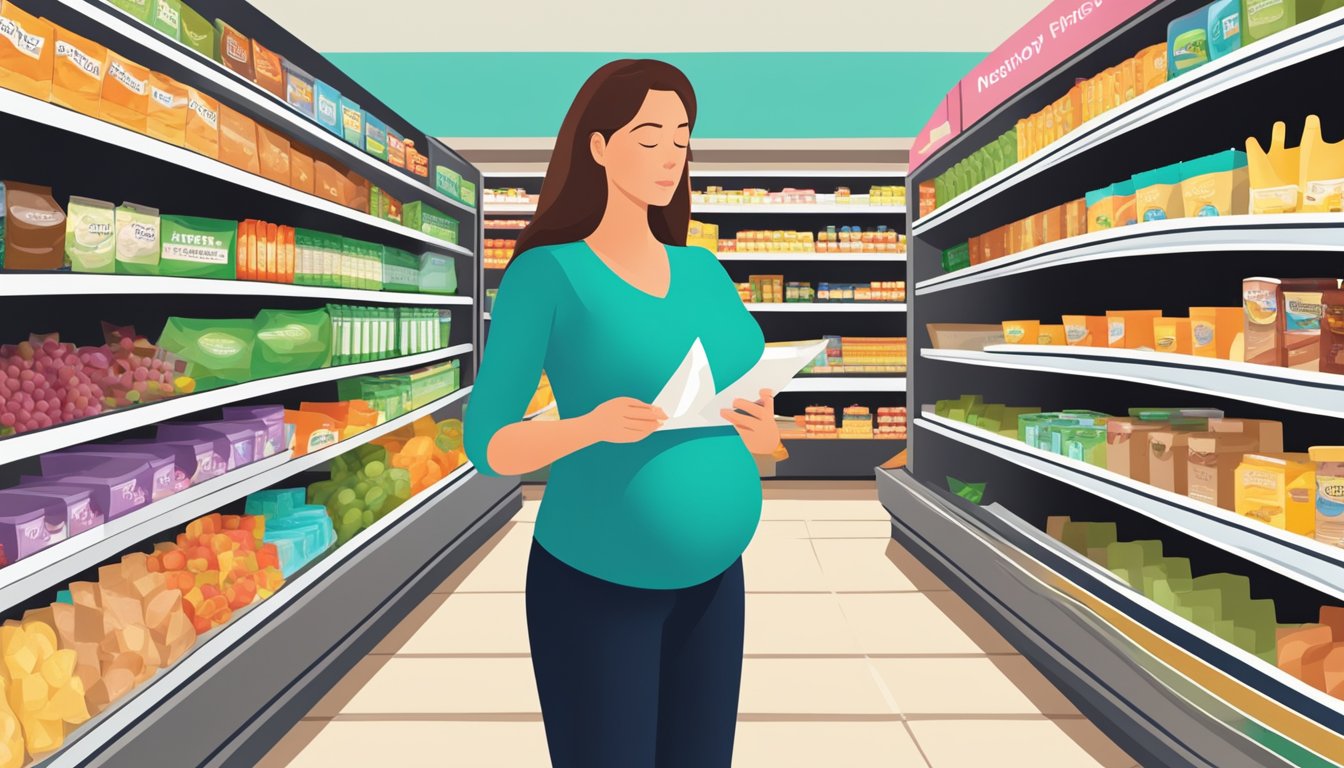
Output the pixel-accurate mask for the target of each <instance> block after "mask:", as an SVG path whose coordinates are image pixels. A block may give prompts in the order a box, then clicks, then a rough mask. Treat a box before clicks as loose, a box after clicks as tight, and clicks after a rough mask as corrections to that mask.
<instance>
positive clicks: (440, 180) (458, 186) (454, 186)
mask: <svg viewBox="0 0 1344 768" xmlns="http://www.w3.org/2000/svg"><path fill="white" fill-rule="evenodd" d="M434 189H436V190H438V191H439V192H441V193H443V194H445V195H447V196H448V197H451V198H453V199H454V200H460V199H462V198H461V196H462V174H460V173H458V172H457V171H454V170H453V169H451V168H448V167H446V166H442V165H436V166H434Z"/></svg>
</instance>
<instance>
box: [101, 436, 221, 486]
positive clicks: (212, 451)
mask: <svg viewBox="0 0 1344 768" xmlns="http://www.w3.org/2000/svg"><path fill="white" fill-rule="evenodd" d="M122 445H123V446H125V447H127V448H140V449H142V450H145V451H150V452H168V451H171V452H172V456H173V461H174V463H175V464H176V465H177V468H178V471H179V473H180V474H181V475H182V479H181V482H182V483H184V484H185V485H186V486H187V487H190V486H193V485H199V484H200V483H203V482H205V481H206V480H212V479H214V478H216V477H219V476H220V475H223V474H224V473H225V472H227V471H228V468H229V455H228V453H227V452H221V451H218V450H217V449H218V446H217V445H216V441H215V440H214V439H213V438H210V439H207V438H196V439H180V440H172V439H167V438H159V439H154V440H127V441H126V442H124V443H122Z"/></svg>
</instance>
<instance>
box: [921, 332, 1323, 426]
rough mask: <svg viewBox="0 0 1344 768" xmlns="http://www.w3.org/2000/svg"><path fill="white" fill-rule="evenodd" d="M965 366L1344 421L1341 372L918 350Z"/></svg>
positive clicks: (1201, 360)
mask: <svg viewBox="0 0 1344 768" xmlns="http://www.w3.org/2000/svg"><path fill="white" fill-rule="evenodd" d="M920 356H921V357H923V358H925V359H928V360H942V361H945V362H952V363H960V364H963V365H978V366H986V367H991V368H1011V369H1015V370H1030V371H1045V372H1049V373H1063V374H1069V375H1072V376H1090V377H1093V378H1105V379H1115V380H1119V381H1130V382H1134V383H1136V384H1150V385H1155V386H1159V387H1169V388H1171V389H1180V390H1184V391H1187V392H1199V393H1201V394H1205V395H1215V396H1219V397H1229V398H1233V399H1235V400H1241V401H1243V402H1247V403H1256V404H1258V405H1267V406H1270V407H1273V408H1284V409H1287V410H1291V411H1298V412H1303V413H1316V414H1320V415H1322V416H1333V417H1334V418H1337V419H1344V376H1341V375H1339V374H1333V373H1317V372H1315V371H1298V370H1293V369H1291V368H1276V367H1274V366H1270V365H1252V364H1248V363H1236V362H1231V361H1229V360H1219V359H1217V358H1209V357H1196V356H1194V355H1173V354H1163V353H1160V352H1148V351H1140V350H1132V349H1106V348H1099V347H1051V346H1038V345H1035V344H1023V345H1015V344H996V345H993V346H990V347H986V348H985V350H984V351H983V352H972V351H965V350H953V349H921V350H920Z"/></svg>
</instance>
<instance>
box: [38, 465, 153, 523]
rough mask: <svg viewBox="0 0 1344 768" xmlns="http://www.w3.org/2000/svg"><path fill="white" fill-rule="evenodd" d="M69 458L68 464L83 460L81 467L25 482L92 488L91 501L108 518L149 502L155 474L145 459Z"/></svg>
mask: <svg viewBox="0 0 1344 768" xmlns="http://www.w3.org/2000/svg"><path fill="white" fill-rule="evenodd" d="M43 458H44V459H45V458H46V457H45V456H44V457H43ZM69 458H70V459H71V460H72V461H71V463H70V464H69V465H68V466H69V467H71V468H74V467H77V466H78V465H76V464H75V463H74V461H73V460H74V459H83V461H84V466H83V468H82V469H72V472H71V474H61V475H59V476H53V477H41V478H24V482H28V483H32V484H37V483H40V482H46V483H52V484H56V485H73V486H75V487H77V488H88V489H89V490H91V491H93V498H94V501H95V502H96V503H97V504H98V505H99V506H101V507H102V508H103V509H104V510H106V511H107V519H108V520H116V519H117V518H119V517H122V516H123V515H126V514H129V513H131V512H134V511H135V510H137V509H140V508H141V507H143V506H145V505H146V504H148V503H149V498H150V485H151V483H153V481H154V475H153V470H152V469H151V468H150V466H149V464H147V463H145V462H144V461H136V460H135V459H104V458H102V457H99V456H70V457H69ZM22 484H23V483H20V485H22Z"/></svg>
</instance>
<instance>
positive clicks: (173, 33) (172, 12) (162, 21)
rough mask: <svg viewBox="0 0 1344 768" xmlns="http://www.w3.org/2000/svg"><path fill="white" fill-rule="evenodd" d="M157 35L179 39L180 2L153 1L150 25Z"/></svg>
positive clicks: (180, 21)
mask: <svg viewBox="0 0 1344 768" xmlns="http://www.w3.org/2000/svg"><path fill="white" fill-rule="evenodd" d="M149 25H150V26H151V27H153V28H154V29H155V30H156V31H157V32H158V33H159V34H161V35H163V36H164V37H171V38H172V39H174V40H178V39H180V37H181V34H182V33H181V31H180V30H181V26H182V0H154V8H153V10H152V11H151V12H150V23H149Z"/></svg>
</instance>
